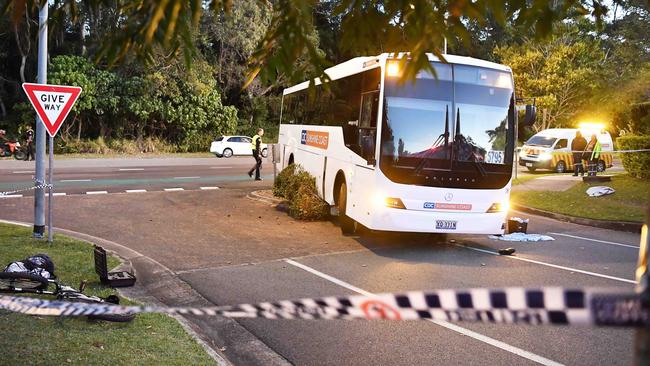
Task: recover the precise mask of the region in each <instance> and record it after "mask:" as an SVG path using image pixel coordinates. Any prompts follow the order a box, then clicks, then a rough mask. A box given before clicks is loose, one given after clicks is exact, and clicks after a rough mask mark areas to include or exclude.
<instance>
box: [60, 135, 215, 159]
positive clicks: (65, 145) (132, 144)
mask: <svg viewBox="0 0 650 366" xmlns="http://www.w3.org/2000/svg"><path fill="white" fill-rule="evenodd" d="M198 151H205V149H202V150H198ZM54 152H55V153H56V154H130V155H133V154H141V153H174V152H181V151H179V148H178V146H175V145H172V144H170V143H168V142H166V141H163V140H160V139H158V138H153V137H147V138H145V139H142V140H140V141H136V140H129V139H109V140H104V138H102V137H98V138H96V139H81V140H75V139H72V140H68V141H64V140H62V139H57V140H55V146H54Z"/></svg>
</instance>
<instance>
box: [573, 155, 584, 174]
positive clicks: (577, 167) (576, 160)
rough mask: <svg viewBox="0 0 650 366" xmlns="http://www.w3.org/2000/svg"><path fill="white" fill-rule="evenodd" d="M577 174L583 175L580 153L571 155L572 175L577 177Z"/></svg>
mask: <svg viewBox="0 0 650 366" xmlns="http://www.w3.org/2000/svg"><path fill="white" fill-rule="evenodd" d="M578 173H580V174H582V175H585V167H584V165H582V153H579V154H573V175H575V176H577V175H578Z"/></svg>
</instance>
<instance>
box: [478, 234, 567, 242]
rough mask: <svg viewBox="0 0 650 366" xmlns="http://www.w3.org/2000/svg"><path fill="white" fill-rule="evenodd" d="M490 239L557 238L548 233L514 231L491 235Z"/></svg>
mask: <svg viewBox="0 0 650 366" xmlns="http://www.w3.org/2000/svg"><path fill="white" fill-rule="evenodd" d="M488 238H490V239H494V240H503V241H548V240H555V239H554V238H552V237H550V236H548V235H541V234H526V233H512V234H505V235H490V236H488Z"/></svg>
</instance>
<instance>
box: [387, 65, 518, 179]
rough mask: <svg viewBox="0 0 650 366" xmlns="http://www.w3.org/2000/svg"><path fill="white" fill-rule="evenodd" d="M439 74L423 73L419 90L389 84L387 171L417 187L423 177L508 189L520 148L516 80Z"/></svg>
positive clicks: (455, 71)
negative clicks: (514, 151) (517, 144)
mask: <svg viewBox="0 0 650 366" xmlns="http://www.w3.org/2000/svg"><path fill="white" fill-rule="evenodd" d="M432 66H433V67H434V69H435V71H436V76H437V78H436V77H434V75H432V74H431V73H429V72H420V74H419V75H418V76H417V79H416V81H415V82H407V83H404V84H400V83H399V80H398V78H396V77H390V76H386V80H385V96H384V113H383V122H382V136H381V137H382V140H381V157H380V159H381V161H380V166H381V168H382V170H383V171H384V173H385V174H386V175H387V176H388V178H389V179H391V180H393V181H397V182H402V183H411V184H413V183H415V184H417V181H418V179H416V176H424V177H426V178H427V180H428V182H429V183H433V182H434V181H437V182H438V184H441V183H440V182H442V181H445V182H451V180H452V179H453V181H454V182H458V181H463V182H465V180H467V182H470V183H472V182H473V183H476V184H478V185H482V186H486V185H487V186H495V185H496V186H498V185H499V184H501V183H503V184H505V182H507V181H508V180H509V179H510V167H511V166H512V155H513V154H512V152H511V151H510V150H512V147H513V146H514V141H513V140H514V133H512V132H513V128H514V121H513V119H514V117H513V115H514V113H509V112H511V108H514V105H513V104H514V101H513V99H514V98H513V84H512V77H511V74H510V73H509V72H505V71H499V70H493V69H486V68H481V67H476V66H466V65H449V64H442V63H432ZM493 175H500V176H501V178H498V179H496V180H495V178H494V177H491V176H493ZM506 176H507V177H506ZM429 178H433V179H429ZM490 181H492V183H490ZM444 185H445V186H453V184H449V183H447V184H444ZM464 186H466V185H464Z"/></svg>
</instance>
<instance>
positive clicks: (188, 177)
mask: <svg viewBox="0 0 650 366" xmlns="http://www.w3.org/2000/svg"><path fill="white" fill-rule="evenodd" d="M199 178H201V177H174V179H199Z"/></svg>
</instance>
